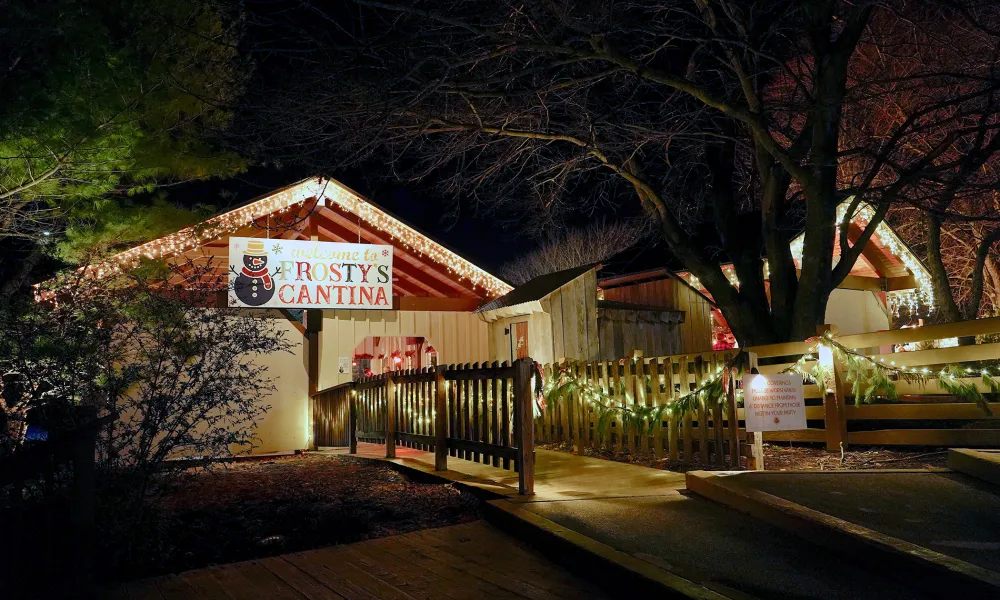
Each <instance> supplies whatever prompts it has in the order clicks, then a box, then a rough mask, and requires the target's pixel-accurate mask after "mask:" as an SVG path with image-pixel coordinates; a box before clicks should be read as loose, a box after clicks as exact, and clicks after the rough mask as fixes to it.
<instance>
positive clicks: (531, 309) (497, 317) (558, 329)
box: [477, 265, 690, 363]
mask: <svg viewBox="0 0 1000 600" xmlns="http://www.w3.org/2000/svg"><path fill="white" fill-rule="evenodd" d="M598 269H599V267H598V266H596V265H588V266H583V267H576V268H573V269H566V270H564V271H559V272H556V273H550V274H548V275H542V276H540V277H536V278H534V279H532V280H531V281H528V282H527V283H525V284H523V285H521V286H519V287H517V288H515V289H514V290H513V291H511V292H510V293H508V294H506V295H504V296H501V297H500V298H497V299H495V300H493V301H491V302H488V303H486V304H484V305H483V306H482V307H481V308H480V309H479V310H478V311H477V312H478V313H479V315H480V317H482V318H483V319H484V320H485V321H486V322H487V323H488V326H489V344H490V359H491V360H511V359H517V358H521V357H524V356H530V357H531V358H533V359H535V360H536V361H538V362H541V363H551V362H559V361H561V360H563V359H570V360H615V359H619V358H623V357H625V356H630V355H631V354H632V352H633V351H634V350H641V351H642V352H643V353H645V354H646V355H647V356H662V355H666V354H673V353H677V352H681V351H682V348H683V345H682V341H681V340H682V335H690V334H689V333H688V332H686V330H684V329H683V328H684V316H685V315H684V313H683V312H681V311H677V310H671V309H669V308H664V307H662V306H657V305H655V304H651V303H647V302H642V301H639V300H638V298H625V297H622V298H616V299H608V298H607V296H606V295H605V296H604V297H603V298H602V296H601V294H602V293H604V294H606V293H607V292H604V291H603V289H599V288H598V285H599V284H598V279H597V271H598Z"/></svg>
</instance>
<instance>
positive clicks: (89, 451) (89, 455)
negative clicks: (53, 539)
mask: <svg viewBox="0 0 1000 600" xmlns="http://www.w3.org/2000/svg"><path fill="white" fill-rule="evenodd" d="M96 425H97V424H96V423H92V424H91V425H89V426H87V428H86V429H84V430H83V431H80V432H79V433H78V435H77V437H76V439H75V440H73V446H72V450H71V452H72V459H73V484H72V488H71V498H72V503H73V504H72V508H71V510H70V518H71V519H72V523H73V537H74V539H73V549H72V552H73V557H72V559H71V560H70V568H71V569H72V573H71V574H70V577H69V582H70V589H71V590H73V591H74V592H81V591H83V590H87V589H90V584H91V581H92V577H93V562H94V561H93V554H94V547H93V545H94V514H95V510H96V509H95V506H96V500H95V491H94V488H95V477H96V475H95V471H96V469H95V467H94V460H95V458H94V453H95V450H96V446H97V435H98V433H99V427H98V426H96Z"/></svg>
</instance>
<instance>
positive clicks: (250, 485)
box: [121, 455, 479, 578]
mask: <svg viewBox="0 0 1000 600" xmlns="http://www.w3.org/2000/svg"><path fill="white" fill-rule="evenodd" d="M159 491H160V492H161V495H159V500H158V501H157V502H156V504H155V514H156V521H157V523H156V527H155V530H156V537H158V538H159V539H158V540H157V543H156V546H157V547H159V548H160V549H161V550H162V552H161V553H151V552H144V553H141V554H142V556H141V557H140V556H136V557H135V558H136V559H137V560H136V561H135V562H138V563H139V564H131V565H128V566H127V567H126V568H124V569H122V571H124V573H121V575H126V576H125V577H123V578H130V577H139V576H148V575H153V574H158V573H169V572H177V571H181V570H186V569H192V568H197V567H203V566H207V565H210V564H221V563H228V562H235V561H239V560H246V559H249V558H258V557H262V556H270V555H276V554H282V553H285V552H293V551H298V550H305V549H309V548H317V547H322V546H328V545H333V544H341V543H350V542H356V541H360V540H364V539H369V538H376V537H383V536H388V535H394V534H397V533H404V532H407V531H414V530H417V529H426V528H430V527H441V526H445V525H452V524H457V523H464V522H468V521H472V520H475V519H477V518H479V502H478V501H477V500H476V499H475V498H473V497H472V496H470V495H468V494H465V493H462V492H460V491H459V490H457V489H456V488H454V487H452V486H451V485H443V484H439V483H423V482H418V481H414V480H412V479H410V478H408V477H407V476H406V475H403V474H402V473H400V472H398V471H395V470H393V469H392V468H389V467H388V466H385V465H382V464H379V463H376V462H374V461H367V460H364V459H360V458H354V457H347V456H318V455H304V456H294V457H284V458H278V459H273V460H266V461H253V462H240V463H233V464H228V465H215V466H212V467H211V468H210V469H208V470H206V469H203V468H197V469H190V470H187V471H184V472H182V473H179V474H174V475H173V476H171V477H168V478H165V479H164V480H163V488H162V489H161V490H159ZM150 541H151V540H150ZM157 554H158V555H157Z"/></svg>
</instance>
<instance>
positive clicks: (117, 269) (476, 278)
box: [35, 178, 513, 299]
mask: <svg viewBox="0 0 1000 600" xmlns="http://www.w3.org/2000/svg"><path fill="white" fill-rule="evenodd" d="M313 198H318V199H319V202H320V203H321V204H322V205H324V206H325V205H326V204H327V203H328V202H329V203H333V204H336V205H337V206H340V207H341V208H343V209H344V210H346V211H348V212H351V213H353V214H355V215H357V216H358V217H359V218H360V219H362V220H363V221H365V222H366V223H368V224H369V225H371V226H373V227H375V228H376V229H378V230H380V231H383V232H385V233H387V234H388V235H389V236H390V237H391V238H392V239H394V240H396V241H398V242H399V243H400V244H402V245H403V246H404V247H405V248H406V249H407V250H410V251H412V252H414V253H416V254H419V255H421V256H425V257H427V258H428V259H430V260H432V261H434V262H436V263H438V264H440V265H443V266H444V267H445V268H446V269H447V270H448V272H449V273H451V274H453V275H454V276H455V277H456V278H458V279H464V280H467V281H469V282H470V283H471V284H472V285H473V286H475V287H478V288H480V289H482V290H484V291H485V292H486V295H487V296H489V297H491V298H493V297H497V296H502V295H503V294H506V293H507V292H509V291H511V289H513V288H511V286H509V285H507V284H506V283H504V282H503V281H502V280H500V279H498V278H497V277H494V276H493V275H491V274H489V273H487V272H486V271H484V270H483V269H480V268H479V267H477V266H476V265H474V264H472V263H470V262H469V261H467V260H465V259H464V258H462V257H461V256H459V255H457V254H455V253H454V252H452V251H450V250H448V249H447V248H445V247H443V246H441V245H440V244H438V243H437V242H435V241H434V240H432V239H430V238H428V237H427V236H425V235H423V234H421V233H419V232H417V231H415V230H413V229H412V228H411V227H409V226H407V225H406V224H404V223H402V222H401V221H399V220H397V219H395V218H394V217H392V216H390V215H389V214H387V213H385V212H384V211H382V210H380V209H379V208H377V207H375V206H374V205H372V204H370V203H369V202H367V201H366V200H364V199H363V198H361V197H359V196H358V195H356V194H355V193H354V192H352V191H351V190H349V189H348V188H346V187H344V186H343V185H341V184H340V183H338V182H336V181H334V180H332V179H322V178H316V179H309V180H307V181H304V182H302V183H299V184H296V185H293V186H290V187H288V188H285V189H283V190H280V191H278V192H275V193H274V194H271V195H270V196H267V197H265V198H262V199H260V200H257V201H256V202H252V203H250V204H247V205H246V206H243V207H240V208H237V209H236V210H233V211H230V212H227V213H223V214H221V215H219V216H217V217H213V218H211V219H208V220H207V221H203V222H202V223H199V224H198V225H194V226H192V227H187V228H185V229H181V230H180V231H178V232H176V233H172V234H170V235H166V236H163V237H161V238H158V239H155V240H152V241H150V242H146V243H145V244H141V245H139V246H135V247H134V248H130V249H128V250H125V251H124V252H120V253H118V254H115V255H114V256H112V257H111V258H109V259H108V260H106V261H104V262H103V263H100V264H97V265H92V266H89V267H85V268H84V269H83V270H84V272H85V276H86V277H88V278H95V279H100V278H102V277H106V276H108V275H114V274H119V273H122V272H125V271H128V270H130V269H134V268H135V267H137V266H138V265H139V263H140V262H141V261H142V260H143V259H148V260H157V259H163V258H169V257H172V256H177V255H180V254H183V253H185V252H189V251H191V250H194V249H196V248H198V247H199V246H202V245H204V244H206V243H208V242H211V241H214V240H217V239H219V238H222V237H225V236H227V235H230V234H232V233H234V232H236V231H239V230H240V229H243V228H244V227H247V226H249V225H251V224H253V223H254V222H255V221H257V220H258V219H261V218H263V217H266V216H267V215H270V214H274V213H280V212H283V211H285V210H288V209H289V208H291V207H293V206H296V205H298V206H303V205H304V204H305V203H306V201H308V200H311V199H313ZM45 288H46V284H45V283H41V284H36V286H35V297H36V299H45V298H49V297H51V296H52V295H53V294H54V292H52V291H51V290H49V289H45Z"/></svg>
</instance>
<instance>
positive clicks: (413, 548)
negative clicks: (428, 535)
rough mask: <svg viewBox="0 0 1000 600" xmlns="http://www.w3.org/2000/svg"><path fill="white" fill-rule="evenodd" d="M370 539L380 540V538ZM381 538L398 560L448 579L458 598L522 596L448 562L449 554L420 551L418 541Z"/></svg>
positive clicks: (491, 599)
mask: <svg viewBox="0 0 1000 600" xmlns="http://www.w3.org/2000/svg"><path fill="white" fill-rule="evenodd" d="M373 541H378V542H382V541H383V540H373ZM384 541H385V546H384V550H385V551H386V552H388V553H389V554H391V555H393V556H395V557H396V558H398V559H399V560H400V561H406V562H409V563H411V564H413V565H415V566H416V567H418V568H420V569H425V570H427V571H429V572H431V573H434V574H435V575H437V576H439V577H441V578H442V579H444V580H446V581H448V582H449V583H450V584H451V585H452V586H453V587H454V588H455V589H456V590H458V592H457V593H458V595H459V596H460V597H462V598H469V599H470V600H478V599H479V598H485V599H487V600H510V599H516V598H522V596H520V595H518V594H515V593H513V592H511V591H509V590H505V589H503V588H500V587H497V586H495V585H493V584H492V583H490V582H488V581H485V580H483V579H481V578H479V577H476V576H475V575H473V574H470V573H468V572H466V571H463V570H462V569H459V568H457V567H456V566H454V565H453V564H452V561H451V556H450V555H445V560H437V559H436V558H434V557H433V556H431V555H432V554H435V552H437V551H436V550H433V549H432V550H433V551H432V552H424V551H423V550H424V549H423V548H421V547H420V545H419V543H418V544H417V545H411V544H410V543H409V542H408V541H406V540H402V539H399V538H388V539H386V540H384Z"/></svg>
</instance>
